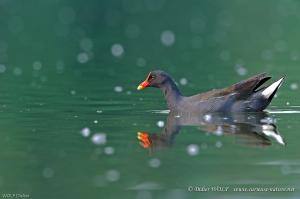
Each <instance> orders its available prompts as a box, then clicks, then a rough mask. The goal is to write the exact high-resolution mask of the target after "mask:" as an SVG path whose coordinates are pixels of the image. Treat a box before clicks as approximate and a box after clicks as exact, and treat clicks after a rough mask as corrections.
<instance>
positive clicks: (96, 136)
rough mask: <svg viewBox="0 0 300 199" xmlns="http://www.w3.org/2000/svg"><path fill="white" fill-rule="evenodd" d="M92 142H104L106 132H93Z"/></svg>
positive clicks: (99, 143)
mask: <svg viewBox="0 0 300 199" xmlns="http://www.w3.org/2000/svg"><path fill="white" fill-rule="evenodd" d="M92 142H93V143H94V144H96V145H104V144H106V134H105V133H95V134H94V135H93V136H92Z"/></svg>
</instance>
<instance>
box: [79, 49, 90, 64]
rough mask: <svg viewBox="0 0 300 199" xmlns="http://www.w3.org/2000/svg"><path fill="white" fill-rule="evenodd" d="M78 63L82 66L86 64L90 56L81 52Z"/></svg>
mask: <svg viewBox="0 0 300 199" xmlns="http://www.w3.org/2000/svg"><path fill="white" fill-rule="evenodd" d="M77 61H78V62H79V63H81V64H85V63H87V62H88V61H89V55H88V54H87V53H86V52H81V53H79V54H78V55H77Z"/></svg>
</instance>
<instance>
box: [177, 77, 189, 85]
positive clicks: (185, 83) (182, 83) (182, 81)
mask: <svg viewBox="0 0 300 199" xmlns="http://www.w3.org/2000/svg"><path fill="white" fill-rule="evenodd" d="M179 83H180V84H181V85H183V86H185V85H187V83H188V80H187V79H186V78H184V77H183V78H181V79H180V80H179Z"/></svg>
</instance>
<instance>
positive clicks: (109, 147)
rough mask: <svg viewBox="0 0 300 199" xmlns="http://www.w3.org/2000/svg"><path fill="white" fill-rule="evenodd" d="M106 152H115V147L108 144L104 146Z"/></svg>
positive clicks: (110, 153) (111, 153) (108, 153)
mask: <svg viewBox="0 0 300 199" xmlns="http://www.w3.org/2000/svg"><path fill="white" fill-rule="evenodd" d="M104 153H105V154H106V155H113V154H114V153H115V149H114V148H113V147H111V146H107V147H105V148H104Z"/></svg>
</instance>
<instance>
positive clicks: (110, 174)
mask: <svg viewBox="0 0 300 199" xmlns="http://www.w3.org/2000/svg"><path fill="white" fill-rule="evenodd" d="M105 177H106V179H107V181H109V182H116V181H118V180H119V179H120V172H119V171H117V170H114V169H111V170H108V171H107V172H106V173H105Z"/></svg>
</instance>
